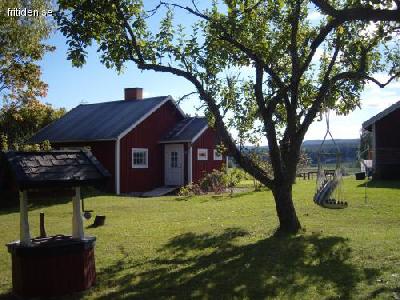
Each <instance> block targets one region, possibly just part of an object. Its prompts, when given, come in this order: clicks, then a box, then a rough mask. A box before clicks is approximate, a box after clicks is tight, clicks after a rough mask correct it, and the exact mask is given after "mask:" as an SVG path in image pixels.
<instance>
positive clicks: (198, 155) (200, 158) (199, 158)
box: [197, 148, 208, 160]
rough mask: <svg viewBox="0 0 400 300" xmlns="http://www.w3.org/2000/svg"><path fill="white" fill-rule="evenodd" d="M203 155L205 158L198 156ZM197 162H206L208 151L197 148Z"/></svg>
mask: <svg viewBox="0 0 400 300" xmlns="http://www.w3.org/2000/svg"><path fill="white" fill-rule="evenodd" d="M202 152H203V153H205V154H206V155H205V157H202V156H200V154H201V153H202ZM197 160H208V149H207V148H198V149H197Z"/></svg>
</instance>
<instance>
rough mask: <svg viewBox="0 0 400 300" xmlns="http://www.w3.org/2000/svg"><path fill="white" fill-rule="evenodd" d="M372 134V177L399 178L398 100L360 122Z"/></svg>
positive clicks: (399, 102) (399, 112)
mask: <svg viewBox="0 0 400 300" xmlns="http://www.w3.org/2000/svg"><path fill="white" fill-rule="evenodd" d="M362 128H363V130H367V131H370V132H371V134H372V141H371V142H372V145H371V146H372V147H371V149H370V152H371V154H372V169H373V177H374V179H399V178H400V131H399V128H400V101H398V102H397V103H395V104H393V105H391V106H389V107H388V108H387V109H385V110H384V111H381V112H380V113H379V114H377V115H376V116H374V117H372V118H371V119H369V120H367V121H365V122H364V123H363V124H362Z"/></svg>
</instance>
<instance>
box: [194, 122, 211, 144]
mask: <svg viewBox="0 0 400 300" xmlns="http://www.w3.org/2000/svg"><path fill="white" fill-rule="evenodd" d="M207 128H208V125H206V126H205V127H204V128H203V129H202V130H200V131H199V133H198V134H196V135H195V136H194V137H193V139H192V143H194V142H195V141H196V140H197V139H198V138H199V137H200V136H201V135H202V134H203V133H204V131H206V130H207Z"/></svg>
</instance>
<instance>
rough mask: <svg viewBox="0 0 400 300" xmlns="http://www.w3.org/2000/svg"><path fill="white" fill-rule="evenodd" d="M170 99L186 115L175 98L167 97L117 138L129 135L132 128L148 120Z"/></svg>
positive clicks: (183, 115)
mask: <svg viewBox="0 0 400 300" xmlns="http://www.w3.org/2000/svg"><path fill="white" fill-rule="evenodd" d="M168 101H171V102H172V104H174V105H175V107H176V108H177V110H178V111H179V112H180V113H181V114H182V117H185V114H184V113H183V111H182V109H181V108H180V107H179V106H178V104H176V103H175V101H174V99H173V98H172V97H171V96H168V97H166V98H165V99H164V100H163V101H161V102H160V103H159V104H158V105H156V106H155V107H153V109H152V110H150V111H148V112H147V113H146V114H144V115H143V116H142V117H141V118H140V119H139V120H137V121H136V122H135V123H133V124H132V125H131V126H129V127H128V128H127V129H125V130H124V131H123V132H121V133H120V134H119V135H118V138H117V139H122V138H123V137H124V136H125V135H127V134H128V133H129V132H130V131H131V130H133V129H134V128H135V127H137V126H138V125H139V124H140V123H142V122H143V121H144V120H146V119H147V118H148V117H149V116H150V115H152V114H153V113H154V112H155V111H156V110H158V109H159V108H160V107H161V106H163V105H164V104H165V103H167V102H168Z"/></svg>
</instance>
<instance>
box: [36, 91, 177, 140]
mask: <svg viewBox="0 0 400 300" xmlns="http://www.w3.org/2000/svg"><path fill="white" fill-rule="evenodd" d="M168 100H171V101H173V100H172V98H171V97H169V96H162V97H153V98H146V99H143V100H121V101H111V102H103V103H95V104H81V105H79V106H77V107H76V108H74V109H72V110H71V111H69V112H68V113H67V114H66V115H64V116H63V117H62V118H61V119H59V120H57V121H54V122H53V123H51V124H49V125H48V126H46V127H44V128H43V129H41V130H40V131H39V132H38V133H36V134H35V135H34V136H33V137H32V138H31V139H30V140H29V142H30V143H40V142H42V141H44V140H49V141H50V142H77V141H98V140H116V139H117V138H118V137H119V136H120V135H121V134H122V133H123V132H124V131H126V130H127V129H129V128H130V127H131V126H133V125H135V124H137V123H138V122H140V121H141V120H142V119H143V117H145V116H146V115H148V114H150V113H152V112H153V111H154V110H156V109H157V108H158V107H160V106H161V105H162V104H163V103H165V102H167V101H168Z"/></svg>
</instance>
